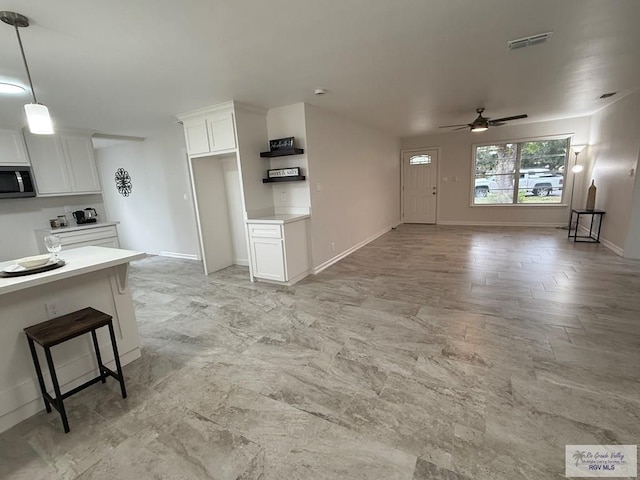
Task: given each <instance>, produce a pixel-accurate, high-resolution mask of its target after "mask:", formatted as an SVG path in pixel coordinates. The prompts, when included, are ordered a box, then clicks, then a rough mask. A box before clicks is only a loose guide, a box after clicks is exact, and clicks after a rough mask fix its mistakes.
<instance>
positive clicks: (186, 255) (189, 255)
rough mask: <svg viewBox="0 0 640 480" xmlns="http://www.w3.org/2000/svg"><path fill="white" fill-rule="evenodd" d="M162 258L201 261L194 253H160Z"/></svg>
mask: <svg viewBox="0 0 640 480" xmlns="http://www.w3.org/2000/svg"><path fill="white" fill-rule="evenodd" d="M158 255H160V256H161V257H171V258H184V259H185V260H200V259H199V258H198V255H194V254H192V253H176V252H160V253H159V254H158Z"/></svg>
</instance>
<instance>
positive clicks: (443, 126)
mask: <svg viewBox="0 0 640 480" xmlns="http://www.w3.org/2000/svg"><path fill="white" fill-rule="evenodd" d="M469 126H470V125H469V124H468V123H459V124H458V125H442V126H441V127H438V128H451V127H469Z"/></svg>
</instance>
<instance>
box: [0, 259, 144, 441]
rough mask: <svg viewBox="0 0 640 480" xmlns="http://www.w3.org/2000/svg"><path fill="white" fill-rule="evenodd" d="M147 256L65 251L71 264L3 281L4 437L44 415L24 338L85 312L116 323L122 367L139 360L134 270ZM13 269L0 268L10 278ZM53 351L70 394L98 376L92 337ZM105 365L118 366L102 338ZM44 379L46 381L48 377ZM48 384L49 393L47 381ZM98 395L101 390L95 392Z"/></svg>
mask: <svg viewBox="0 0 640 480" xmlns="http://www.w3.org/2000/svg"><path fill="white" fill-rule="evenodd" d="M145 256H146V255H145V253H143V252H135V251H130V250H120V249H115V248H104V247H82V248H77V249H73V250H68V251H65V250H63V251H62V252H61V254H60V258H61V259H63V260H64V261H65V262H66V264H65V265H64V266H62V267H60V268H57V269H55V270H50V271H47V272H43V273H36V274H33V275H25V276H19V277H11V278H0V432H1V431H3V430H6V429H7V428H9V427H11V426H12V425H15V424H16V423H18V422H20V421H22V420H24V419H25V418H27V417H29V416H31V415H33V414H35V413H37V412H38V411H40V410H42V409H43V408H44V404H43V403H42V399H41V396H40V392H39V387H38V384H37V379H36V375H35V371H34V368H33V362H32V360H31V354H30V352H29V348H28V345H27V341H26V339H25V336H24V333H23V330H24V328H25V327H28V326H31V325H34V324H36V323H40V322H43V321H46V320H48V319H49V318H53V317H56V316H60V315H64V314H66V313H70V312H73V311H76V310H80V309H82V308H85V307H93V308H95V309H98V310H100V311H102V312H105V313H107V314H109V315H111V316H112V317H113V325H114V328H115V331H116V338H117V341H118V348H119V351H120V360H121V362H122V364H123V365H125V364H127V363H130V362H131V361H133V360H135V359H136V358H138V357H140V341H139V337H138V328H137V324H136V318H135V312H134V308H133V301H132V299H131V293H130V291H129V288H128V270H129V262H131V261H133V260H138V259H141V258H144V257H145ZM13 263H15V262H2V263H0V270H4V269H5V268H7V267H9V266H10V265H12V264H13ZM85 337H88V338H84V337H78V338H75V339H73V340H71V341H69V342H66V343H65V344H63V345H59V346H57V347H55V348H54V349H53V357H54V360H55V364H56V365H57V366H59V367H58V372H57V373H58V379H59V381H60V385H61V386H62V390H63V391H66V390H69V389H71V388H74V387H75V386H77V385H80V384H82V383H84V382H85V381H86V380H87V379H89V378H91V377H93V376H95V374H96V372H97V364H96V362H95V358H94V355H93V347H92V344H91V339H90V337H89V336H85ZM98 341H99V343H100V345H105V348H104V349H101V350H103V351H104V352H105V354H104V356H103V360H104V361H105V364H106V365H107V366H110V367H111V366H113V364H114V362H113V358H112V357H111V358H109V357H108V354H109V352H110V351H111V349H110V348H109V345H110V340H109V336H108V332H99V334H98ZM45 377H46V375H45ZM45 383H46V384H47V386H48V387H50V385H51V384H50V382H49V378H45ZM96 388H100V387H99V386H97V387H96Z"/></svg>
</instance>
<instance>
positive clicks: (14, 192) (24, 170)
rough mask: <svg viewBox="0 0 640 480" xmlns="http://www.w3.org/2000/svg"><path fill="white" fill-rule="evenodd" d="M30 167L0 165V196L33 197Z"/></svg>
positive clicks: (34, 192) (34, 191)
mask: <svg viewBox="0 0 640 480" xmlns="http://www.w3.org/2000/svg"><path fill="white" fill-rule="evenodd" d="M35 196H36V189H35V185H34V182H33V175H32V173H31V168H29V167H25V166H23V165H20V166H15V167H5V166H0V198H22V197H35Z"/></svg>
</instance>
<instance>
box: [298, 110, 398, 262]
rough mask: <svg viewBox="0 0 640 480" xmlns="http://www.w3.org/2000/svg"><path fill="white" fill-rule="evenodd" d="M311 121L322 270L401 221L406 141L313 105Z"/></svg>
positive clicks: (315, 236) (315, 258) (315, 255)
mask: <svg viewBox="0 0 640 480" xmlns="http://www.w3.org/2000/svg"><path fill="white" fill-rule="evenodd" d="M305 122H306V130H307V147H308V161H309V172H310V179H309V188H310V193H311V205H312V214H311V250H312V267H313V268H314V269H315V270H316V271H317V270H318V269H319V268H323V266H326V265H328V264H330V263H331V262H332V261H333V260H334V259H335V258H336V257H340V256H341V255H343V254H344V253H345V252H349V251H352V250H353V249H355V248H358V246H360V245H363V244H365V243H367V242H368V241H370V240H372V239H374V238H375V237H376V236H378V235H380V234H382V233H384V232H386V231H388V230H389V229H390V228H391V227H392V226H394V225H396V224H398V223H399V222H400V156H399V150H400V144H399V141H398V139H396V138H395V137H393V136H391V135H389V134H386V133H384V132H381V131H378V130H375V129H373V128H370V127H368V126H365V125H363V124H360V123H356V122H353V121H351V120H349V119H347V118H344V117H341V116H338V115H336V114H333V113H331V112H329V111H326V110H323V109H321V108H318V107H316V106H313V105H308V104H305Z"/></svg>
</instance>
